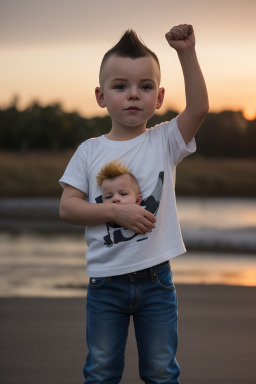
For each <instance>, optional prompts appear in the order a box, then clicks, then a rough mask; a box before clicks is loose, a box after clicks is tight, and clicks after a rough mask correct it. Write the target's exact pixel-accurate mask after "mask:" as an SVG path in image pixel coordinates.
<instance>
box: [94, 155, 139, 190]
mask: <svg viewBox="0 0 256 384" xmlns="http://www.w3.org/2000/svg"><path fill="white" fill-rule="evenodd" d="M122 175H130V176H131V178H132V180H133V181H135V182H136V184H137V185H138V187H139V183H138V181H137V179H136V177H135V176H134V175H133V174H132V173H131V171H130V170H129V169H128V168H127V167H126V166H125V165H123V163H122V162H121V161H120V160H113V161H110V162H109V163H107V164H106V165H104V166H103V167H102V168H101V170H100V171H99V173H98V174H97V177H96V179H97V183H98V186H99V187H101V186H102V183H103V181H104V180H107V179H113V178H115V177H118V176H122Z"/></svg>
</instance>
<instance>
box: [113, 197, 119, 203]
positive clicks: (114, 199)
mask: <svg viewBox="0 0 256 384" xmlns="http://www.w3.org/2000/svg"><path fill="white" fill-rule="evenodd" d="M112 203H115V204H118V203H120V198H119V196H113V199H112Z"/></svg>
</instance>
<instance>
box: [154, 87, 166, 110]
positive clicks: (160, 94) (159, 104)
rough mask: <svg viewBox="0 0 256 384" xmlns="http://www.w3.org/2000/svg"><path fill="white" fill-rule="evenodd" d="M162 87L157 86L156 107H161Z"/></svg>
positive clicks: (162, 98)
mask: <svg viewBox="0 0 256 384" xmlns="http://www.w3.org/2000/svg"><path fill="white" fill-rule="evenodd" d="M164 92H165V90H164V88H159V90H158V95H157V102H156V109H159V108H161V106H162V104H163V101H164Z"/></svg>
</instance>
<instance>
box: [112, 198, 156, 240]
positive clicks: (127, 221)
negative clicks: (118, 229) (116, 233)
mask: <svg viewBox="0 0 256 384" xmlns="http://www.w3.org/2000/svg"><path fill="white" fill-rule="evenodd" d="M111 205H112V208H113V215H112V218H111V220H110V221H112V222H114V223H116V224H119V225H121V226H122V227H124V228H128V229H131V230H132V231H134V232H136V233H138V234H140V235H144V234H145V233H147V232H151V231H152V229H153V228H155V222H156V218H155V216H154V215H153V214H152V213H151V212H149V211H147V210H145V209H144V208H142V207H140V206H139V205H136V204H111Z"/></svg>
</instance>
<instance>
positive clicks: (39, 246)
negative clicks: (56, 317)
mask: <svg viewBox="0 0 256 384" xmlns="http://www.w3.org/2000/svg"><path fill="white" fill-rule="evenodd" d="M177 206H178V214H179V218H180V222H181V228H182V233H183V237H184V240H185V243H186V246H187V248H188V250H189V251H188V252H187V253H186V254H184V255H182V256H179V257H176V258H174V259H172V260H171V267H172V271H173V275H174V281H175V283H176V284H179V283H182V284H231V285H247V286H256V200H254V199H250V200H247V199H241V200H240V199H187V198H186V199H185V198H182V199H178V201H177ZM22 210H23V211H22ZM40 210H41V211H40ZM47 211H49V212H50V213H49V214H47ZM15 212H16V213H15ZM22 212H23V213H22ZM40 212H43V214H42V215H40ZM1 213H2V215H1V219H0V223H1V232H0V296H2V297H31V296H34V297H70V296H85V295H86V287H87V285H88V277H87V276H86V262H85V257H84V256H85V252H86V244H85V242H84V235H83V232H82V231H81V230H79V231H77V232H76V231H74V228H73V230H72V231H70V232H69V231H68V230H67V228H66V227H65V233H64V234H62V233H61V228H62V227H61V225H62V224H61V223H60V222H59V221H58V219H57V216H56V215H57V214H58V200H57V199H50V200H48V199H43V200H42V199H33V200H31V199H21V200H15V201H14V200H11V199H2V200H0V214H1ZM8 213H9V215H8ZM32 213H33V214H32ZM24 223H25V224H24ZM12 224H13V225H12ZM22 225H24V228H25V230H24V231H22V230H20V231H17V229H18V228H20V229H21V226H22ZM47 226H48V227H50V228H51V233H50V234H49V233H44V231H43V230H40V228H41V229H45V227H47ZM13 229H14V230H13ZM35 229H36V230H35ZM223 249H227V251H228V252H224V251H223Z"/></svg>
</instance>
